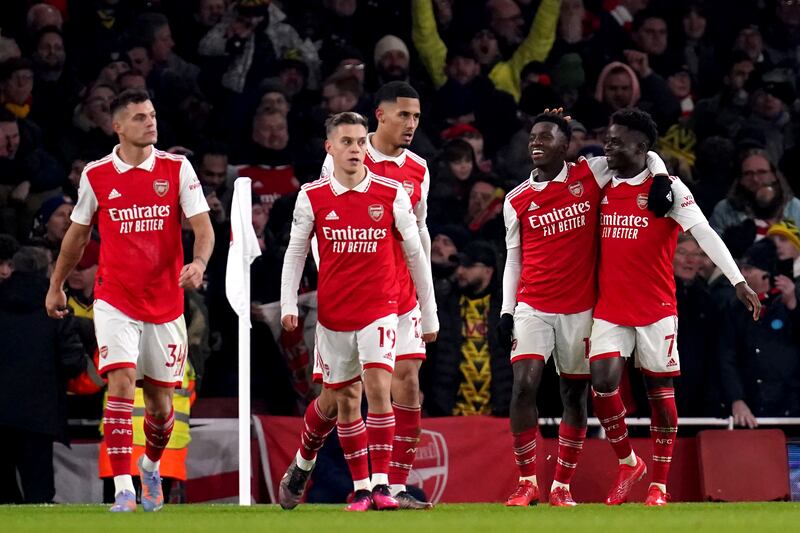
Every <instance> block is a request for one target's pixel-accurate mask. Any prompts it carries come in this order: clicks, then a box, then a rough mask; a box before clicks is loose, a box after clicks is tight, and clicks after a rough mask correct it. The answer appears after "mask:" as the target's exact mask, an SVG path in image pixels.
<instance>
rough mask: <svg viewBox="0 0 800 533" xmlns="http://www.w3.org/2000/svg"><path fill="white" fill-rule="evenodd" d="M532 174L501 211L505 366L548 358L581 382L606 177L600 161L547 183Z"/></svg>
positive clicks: (575, 166)
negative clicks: (509, 334) (508, 317)
mask: <svg viewBox="0 0 800 533" xmlns="http://www.w3.org/2000/svg"><path fill="white" fill-rule="evenodd" d="M536 175H537V170H534V171H533V172H532V173H531V175H530V177H529V178H528V179H527V180H525V182H523V183H522V184H520V185H519V186H518V187H516V188H515V189H513V190H512V191H511V192H509V193H508V195H507V196H506V200H505V204H504V206H503V215H504V217H505V224H506V247H507V249H508V255H509V259H510V260H509V261H507V263H506V271H505V274H504V284H503V286H504V287H503V288H504V291H503V294H504V298H503V308H502V313H509V314H513V315H514V342H513V344H512V349H511V361H512V363H513V362H515V361H518V360H522V359H540V360H544V361H547V360H548V359H549V358H550V355H551V354H555V362H556V370H557V371H558V373H559V374H560V375H562V376H564V377H578V378H580V377H586V376H588V375H589V363H588V360H587V356H588V346H589V334H590V331H591V327H592V307H594V303H595V300H596V289H595V287H596V277H595V260H596V257H597V246H598V243H597V240H598V237H597V222H598V213H599V205H600V194H601V190H602V189H603V187H604V186H605V185H606V183H608V181H609V180H610V179H611V174H610V173H609V171H608V165H607V163H606V160H605V158H594V159H591V160H587V159H583V158H581V159H580V160H578V162H577V163H565V164H564V167H563V168H562V170H561V172H560V173H559V174H558V175H557V176H556V177H555V178H554V179H553V180H552V181H542V182H538V181H536ZM520 266H521V269H520Z"/></svg>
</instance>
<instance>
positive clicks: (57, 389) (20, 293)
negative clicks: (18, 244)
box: [0, 247, 85, 504]
mask: <svg viewBox="0 0 800 533" xmlns="http://www.w3.org/2000/svg"><path fill="white" fill-rule="evenodd" d="M50 263H51V256H50V253H49V252H48V251H46V250H43V249H41V248H35V247H25V248H22V249H21V250H20V251H18V252H17V253H16V254H15V256H14V265H15V272H14V273H13V274H12V275H11V277H10V278H8V279H7V280H5V281H3V283H0V338H2V339H3V342H2V343H0V431H1V432H2V434H3V439H2V442H0V453H2V456H3V467H2V470H0V495H2V502H1V503H40V504H41V503H52V502H53V497H54V496H55V484H54V475H53V442H54V441H59V442H67V433H66V425H67V424H66V422H67V418H66V405H65V404H66V381H67V379H68V378H70V377H73V376H76V375H77V374H79V373H80V372H81V371H82V370H83V368H84V365H85V359H84V353H83V347H82V346H81V343H80V339H79V338H78V335H77V333H76V332H75V329H74V323H73V320H72V318H71V317H70V316H67V317H66V319H65V320H52V319H50V318H49V317H48V316H47V313H46V312H45V309H44V307H43V306H42V302H43V301H44V298H45V295H46V294H47V288H48V281H47V272H48V269H49V268H50ZM20 346H24V347H25V349H24V350H20V349H19V347H20ZM34 376H35V380H36V394H31V393H30V392H31V391H30V380H31V379H32V378H33V377H34ZM23 397H24V398H25V401H22V402H21V401H20V398H23ZM18 477H19V481H20V483H19V485H18V484H17V478H18Z"/></svg>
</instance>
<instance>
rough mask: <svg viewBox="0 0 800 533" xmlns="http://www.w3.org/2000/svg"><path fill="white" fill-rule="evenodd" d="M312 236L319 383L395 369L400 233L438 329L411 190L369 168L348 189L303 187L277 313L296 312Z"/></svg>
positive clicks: (426, 312)
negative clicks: (372, 370) (316, 269)
mask: <svg viewBox="0 0 800 533" xmlns="http://www.w3.org/2000/svg"><path fill="white" fill-rule="evenodd" d="M312 235H313V236H314V237H316V240H317V243H318V247H319V282H318V289H317V293H318V296H317V300H318V322H317V338H316V347H315V352H316V354H315V359H318V361H317V364H318V365H319V366H320V367H321V369H322V377H323V382H324V383H325V385H326V386H327V387H331V388H335V387H341V386H344V385H346V384H349V383H352V382H353V381H355V380H357V379H359V378H360V376H361V372H362V368H370V367H379V368H385V369H387V370H389V371H392V370H393V369H394V361H395V353H396V344H397V311H398V298H399V293H400V287H399V284H398V282H397V277H398V275H397V261H396V256H395V248H394V246H395V241H396V240H397V239H398V236H399V238H401V239H402V240H403V241H404V249H406V251H407V252H408V251H409V250H410V251H411V252H412V253H411V254H408V255H409V259H408V260H409V261H410V262H411V266H412V268H413V269H414V270H415V272H412V274H413V275H414V278H415V279H416V280H417V284H418V285H419V284H420V283H421V284H422V286H421V287H420V288H421V289H422V291H421V292H422V294H424V295H425V302H424V304H423V306H422V311H423V319H424V320H427V321H430V324H431V325H432V326H435V327H434V328H433V329H434V330H436V329H438V319H437V318H436V304H435V301H434V299H433V283H432V280H431V274H430V266H429V265H427V258H426V257H425V254H424V252H423V251H422V249H421V245H420V240H419V232H418V228H417V225H416V219H415V217H414V215H413V213H412V209H411V202H410V199H409V197H408V194H407V193H406V192H405V191H404V190H403V188H402V186H401V185H400V184H398V183H397V182H395V181H392V180H389V179H386V178H383V177H381V176H377V175H375V174H374V173H372V172H371V171H369V170H367V174H366V177H365V178H364V179H363V180H362V181H361V182H360V183H359V184H358V185H357V186H355V187H354V188H352V189H348V188H346V187H344V186H343V185H341V184H340V183H339V181H338V180H337V179H336V178H335V177H333V176H331V177H323V178H320V179H319V180H317V181H315V182H313V183H310V184H308V185H304V186H303V188H302V189H301V191H300V193H299V195H298V198H297V204H296V206H295V211H294V220H293V223H292V234H291V242H290V244H289V248H290V249H289V250H287V256H286V260H285V263H284V270H283V279H282V288H281V309H282V310H281V315H282V316H286V315H287V314H297V286H298V283H299V276H300V273H301V272H302V265H303V262H304V260H305V256H306V254H307V253H308V248H309V239H310V238H311V236H312Z"/></svg>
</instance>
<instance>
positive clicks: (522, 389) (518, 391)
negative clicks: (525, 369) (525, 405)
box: [511, 373, 538, 403]
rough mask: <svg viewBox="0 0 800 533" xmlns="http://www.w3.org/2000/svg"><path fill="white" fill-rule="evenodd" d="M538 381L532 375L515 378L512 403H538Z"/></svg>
mask: <svg viewBox="0 0 800 533" xmlns="http://www.w3.org/2000/svg"><path fill="white" fill-rule="evenodd" d="M537 388H538V386H537V383H536V380H535V379H534V378H533V376H531V375H530V374H527V373H526V374H524V375H518V376H514V385H513V388H512V390H511V401H512V402H514V403H518V402H531V401H532V402H534V403H535V402H536V393H537Z"/></svg>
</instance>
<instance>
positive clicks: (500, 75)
mask: <svg viewBox="0 0 800 533" xmlns="http://www.w3.org/2000/svg"><path fill="white" fill-rule="evenodd" d="M411 9H412V11H411V13H412V18H411V19H412V23H411V39H412V40H413V41H414V46H415V47H416V49H417V53H419V57H420V60H421V61H422V64H423V65H425V69H426V70H427V71H428V74H430V77H431V80H433V84H434V85H435V86H436V88H437V89H438V88H439V87H441V86H442V85H444V84H445V82H446V81H447V76H446V75H445V72H444V68H445V62H446V59H447V45H445V44H444V41H442V38H441V37H440V36H439V32H438V30H437V29H436V17H435V16H434V14H433V2H432V0H412V4H411ZM560 10H561V0H542V3H541V4H540V5H539V10H538V11H537V12H536V17H534V19H533V24H531V30H530V32H529V33H528V36H527V37H526V38H525V40H524V41H522V43H521V44H520V45H519V47H518V48H517V49H516V50H515V51H514V55H512V56H511V59H509V60H508V61H501V62H499V63H497V64H496V65H495V66H494V67H493V68H492V70H491V71H490V72H489V79H490V80H492V82H494V86H495V87H496V88H497V89H499V90H501V91H505V92H507V93H509V94H511V96H513V97H514V100H515V101H517V102H519V98H520V95H521V92H522V91H521V89H520V80H519V74H520V72H522V68H523V67H524V66H525V65H527V64H528V63H530V62H531V61H544V60H545V59H547V55H548V54H549V53H550V50H551V49H552V48H553V43H554V42H555V40H556V25H557V23H558V15H559V12H560Z"/></svg>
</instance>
